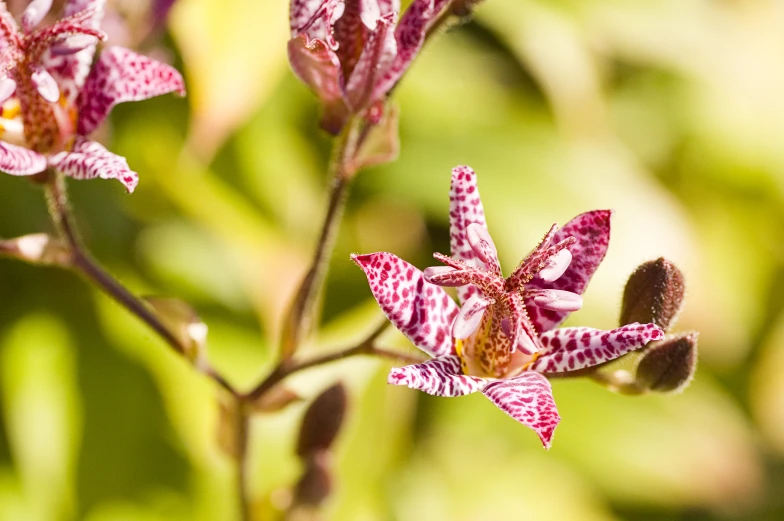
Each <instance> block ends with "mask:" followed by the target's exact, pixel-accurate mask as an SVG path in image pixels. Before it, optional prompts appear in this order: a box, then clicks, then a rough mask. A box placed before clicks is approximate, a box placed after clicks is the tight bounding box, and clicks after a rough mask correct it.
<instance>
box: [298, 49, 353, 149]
mask: <svg viewBox="0 0 784 521" xmlns="http://www.w3.org/2000/svg"><path fill="white" fill-rule="evenodd" d="M288 53H289V63H290V64H291V69H292V70H293V71H294V74H296V75H297V77H298V78H299V79H300V80H301V81H302V82H303V83H304V84H305V85H307V86H308V87H310V89H311V90H312V91H313V92H314V93H315V94H316V96H318V98H319V100H321V103H322V105H323V106H324V112H325V114H324V118H323V120H322V125H323V126H324V128H325V129H326V130H327V131H329V132H331V133H333V134H338V133H339V132H340V129H341V128H342V127H343V124H344V123H345V119H346V117H347V110H346V107H345V105H344V103H343V92H342V91H341V89H340V74H341V72H340V62H339V60H338V57H337V55H336V54H335V52H334V51H332V50H331V49H330V48H329V47H328V46H327V44H326V43H324V42H323V41H321V40H309V39H308V37H307V36H306V35H304V34H303V35H300V36H298V37H296V38H293V39H291V40H289V44H288Z"/></svg>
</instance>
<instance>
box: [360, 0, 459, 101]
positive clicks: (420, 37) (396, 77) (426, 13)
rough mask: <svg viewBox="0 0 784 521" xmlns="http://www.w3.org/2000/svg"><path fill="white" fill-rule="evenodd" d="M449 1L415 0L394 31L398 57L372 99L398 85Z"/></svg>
mask: <svg viewBox="0 0 784 521" xmlns="http://www.w3.org/2000/svg"><path fill="white" fill-rule="evenodd" d="M450 1H451V0H414V1H413V2H412V3H411V5H409V6H408V9H406V12H405V14H404V15H403V17H402V18H401V19H400V23H399V24H398V26H397V29H396V30H395V39H396V40H397V55H396V56H395V59H394V60H393V61H392V63H391V65H390V67H389V68H388V69H387V71H386V72H385V74H384V76H383V77H382V78H381V79H380V81H379V82H378V83H377V84H376V87H375V89H374V92H373V98H374V99H380V98H382V97H384V96H386V94H387V93H388V92H389V91H390V90H392V88H393V87H394V86H395V85H396V84H397V82H398V81H400V78H401V77H402V76H403V74H404V73H405V72H406V70H407V69H408V67H409V66H410V65H411V62H413V61H414V58H416V56H417V54H419V50H420V49H421V48H422V44H424V42H425V36H426V35H427V30H428V29H429V28H430V25H431V23H432V22H434V21H435V20H436V19H437V18H438V16H439V15H440V14H441V12H442V11H443V10H444V8H446V7H447V6H448V5H449V4H450Z"/></svg>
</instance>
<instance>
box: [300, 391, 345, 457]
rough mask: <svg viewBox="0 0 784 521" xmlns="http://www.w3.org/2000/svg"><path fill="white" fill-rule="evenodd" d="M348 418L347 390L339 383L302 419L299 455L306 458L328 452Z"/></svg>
mask: <svg viewBox="0 0 784 521" xmlns="http://www.w3.org/2000/svg"><path fill="white" fill-rule="evenodd" d="M345 416H346V389H345V388H344V387H343V384H342V383H340V382H338V383H336V384H335V385H333V386H332V387H330V388H328V389H327V390H326V391H324V392H322V393H321V394H320V395H319V396H318V397H317V398H316V399H315V400H313V403H312V404H310V407H308V410H307V411H305V416H304V418H303V419H302V428H301V430H300V433H299V441H298V442H297V455H298V456H300V457H301V458H306V457H308V456H310V455H312V454H315V453H317V452H319V451H323V450H328V449H329V448H330V447H331V446H332V443H333V442H334V441H335V438H336V437H337V435H338V432H339V431H340V427H341V425H342V424H343V419H344V418H345Z"/></svg>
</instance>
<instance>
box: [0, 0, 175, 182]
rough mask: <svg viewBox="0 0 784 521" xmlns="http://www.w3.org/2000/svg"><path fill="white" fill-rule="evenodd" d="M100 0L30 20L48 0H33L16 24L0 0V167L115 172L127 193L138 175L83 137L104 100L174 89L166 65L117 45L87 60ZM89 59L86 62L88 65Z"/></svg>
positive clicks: (87, 175)
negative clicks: (49, 21) (53, 18)
mask: <svg viewBox="0 0 784 521" xmlns="http://www.w3.org/2000/svg"><path fill="white" fill-rule="evenodd" d="M105 1H106V0H67V1H66V4H65V17H64V18H62V19H61V20H58V21H57V22H55V23H54V24H53V25H49V26H45V27H38V25H39V24H40V23H41V22H42V21H43V19H44V17H45V16H46V14H47V13H48V12H49V9H50V8H51V5H52V0H33V1H32V2H31V3H30V4H29V5H28V7H27V9H26V10H25V12H24V14H23V15H22V22H21V28H20V27H19V26H18V25H17V24H16V21H15V20H14V19H13V17H12V16H11V15H10V13H9V12H8V9H7V8H6V5H5V2H2V3H0V104H2V113H1V114H0V171H3V172H6V173H8V174H11V175H32V174H37V173H39V172H43V171H44V170H46V169H47V168H49V167H52V168H55V169H57V170H59V171H61V172H62V173H64V174H65V175H67V176H70V177H73V178H76V179H93V178H96V177H100V178H102V179H117V180H119V181H120V182H122V183H123V185H125V188H126V189H127V190H128V191H129V192H132V191H133V189H134V188H135V187H136V184H137V182H138V175H137V174H136V172H134V171H132V170H131V169H130V168H129V167H128V163H127V162H126V160H125V158H123V157H120V156H117V155H115V154H112V153H111V152H109V151H108V150H106V149H105V148H104V147H103V146H102V145H100V144H98V143H96V142H94V141H90V140H88V139H87V136H88V135H89V134H90V133H91V132H92V131H93V130H95V129H96V128H97V127H98V126H99V125H100V124H101V123H102V122H103V120H104V119H105V118H106V116H107V115H108V114H109V112H110V111H111V109H112V107H114V105H116V104H117V103H122V102H125V101H139V100H143V99H147V98H151V97H153V96H158V95H161V94H166V93H168V92H177V93H179V94H180V95H184V94H185V88H184V84H183V80H182V76H181V75H180V73H179V72H177V71H176V70H175V69H173V68H172V67H170V66H168V65H165V64H163V63H159V62H157V61H155V60H151V59H150V58H147V57H145V56H141V55H139V54H136V53H134V52H132V51H129V50H128V49H124V48H121V47H109V48H107V49H104V50H103V51H102V52H101V54H100V57H99V58H98V59H97V60H96V61H95V63H94V64H93V56H94V54H95V50H96V47H97V44H98V42H99V41H100V40H103V39H105V35H104V33H103V32H101V31H100V30H99V28H98V27H99V24H100V21H101V18H102V17H103V8H104V4H105ZM91 64H92V67H91Z"/></svg>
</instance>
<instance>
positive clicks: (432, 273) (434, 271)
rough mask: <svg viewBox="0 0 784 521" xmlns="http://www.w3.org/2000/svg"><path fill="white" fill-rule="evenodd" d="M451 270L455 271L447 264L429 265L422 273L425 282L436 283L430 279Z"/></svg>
mask: <svg viewBox="0 0 784 521" xmlns="http://www.w3.org/2000/svg"><path fill="white" fill-rule="evenodd" d="M453 271H455V269H454V268H451V267H449V266H430V267H429V268H425V271H424V272H423V274H424V277H425V280H426V281H427V282H430V283H431V284H437V283H436V282H433V281H432V280H431V279H433V278H438V277H439V276H441V275H446V274H447V273H452V272H453Z"/></svg>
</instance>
